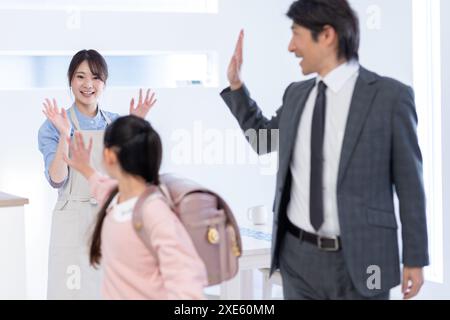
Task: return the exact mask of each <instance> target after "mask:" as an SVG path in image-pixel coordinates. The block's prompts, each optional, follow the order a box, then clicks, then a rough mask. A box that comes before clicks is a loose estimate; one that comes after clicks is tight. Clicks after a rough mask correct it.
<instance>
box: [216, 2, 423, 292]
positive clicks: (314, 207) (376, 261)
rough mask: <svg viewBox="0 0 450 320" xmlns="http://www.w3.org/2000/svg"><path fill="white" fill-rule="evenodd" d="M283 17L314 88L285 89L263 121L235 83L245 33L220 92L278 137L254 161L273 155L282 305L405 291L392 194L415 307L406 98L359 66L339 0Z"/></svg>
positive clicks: (412, 131) (418, 169)
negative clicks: (269, 116)
mask: <svg viewBox="0 0 450 320" xmlns="http://www.w3.org/2000/svg"><path fill="white" fill-rule="evenodd" d="M287 15H288V17H289V18H291V19H292V20H293V25H292V40H291V42H290V44H289V51H290V52H292V53H294V54H295V55H296V56H297V57H298V58H302V60H301V62H300V66H301V68H302V70H303V73H304V74H305V75H309V74H313V73H317V78H315V79H312V80H307V81H303V82H298V83H293V84H291V85H290V86H289V87H288V88H287V89H286V92H285V94H284V97H283V105H282V107H281V108H280V109H279V110H278V111H277V114H276V115H275V116H274V117H273V118H272V119H270V120H269V119H267V118H265V117H264V116H263V115H262V113H261V110H260V109H259V108H258V106H257V104H256V103H255V102H254V101H253V100H252V99H251V98H250V94H249V92H248V90H247V88H246V87H245V85H244V84H243V82H242V79H241V77H240V70H241V66H242V62H243V59H242V56H243V53H242V48H243V38H244V34H243V31H241V34H240V36H239V40H238V43H237V46H236V49H235V53H234V55H233V58H232V60H231V62H230V65H229V68H228V79H229V82H230V88H227V89H225V90H224V91H223V92H222V93H221V95H222V98H223V99H224V101H225V102H226V104H227V105H228V107H229V108H230V110H231V112H232V113H233V115H234V116H235V117H236V119H237V120H238V122H239V124H240V126H241V128H242V129H243V130H244V131H246V130H250V129H252V130H257V131H259V130H269V131H270V130H272V131H275V133H276V130H278V129H279V143H273V142H272V141H273V140H272V139H271V135H270V134H269V135H257V141H251V142H252V147H253V148H254V149H255V150H256V151H257V152H258V153H260V154H263V153H266V152H273V151H278V152H279V169H278V174H277V186H276V194H275V202H274V227H273V243H272V272H274V271H275V270H276V269H277V268H280V271H281V275H282V278H283V288H284V296H285V298H286V299H382V300H383V299H389V294H390V289H391V288H393V287H395V286H397V285H398V284H399V283H400V259H399V248H398V239H397V222H396V218H395V213H394V189H395V191H396V193H397V195H398V198H399V203H400V218H401V222H402V240H403V241H402V242H403V248H402V249H403V250H402V254H403V259H402V260H403V261H402V262H403V280H402V283H403V286H402V291H403V293H404V298H405V299H410V298H412V297H414V296H416V295H417V293H418V292H419V290H420V288H421V286H422V284H423V281H424V280H423V267H424V266H426V265H428V263H429V261H428V260H429V259H428V244H427V227H426V214H425V194H424V188H423V181H422V156H421V151H420V149H419V145H418V139H417V133H416V127H417V115H416V112H415V104H414V94H413V91H412V89H411V88H409V87H407V86H405V85H404V84H401V83H400V82H398V81H395V80H393V79H389V78H385V77H381V76H379V75H377V74H375V73H373V72H370V71H368V70H366V69H365V68H363V67H361V66H360V65H359V63H358V49H359V22H358V18H357V16H356V14H355V12H354V11H353V10H352V8H351V7H350V5H349V4H348V2H347V1H346V0H333V1H330V0H298V1H296V2H294V3H293V4H292V5H291V7H290V9H289V11H288V13H287ZM272 133H274V132H272ZM265 136H266V137H267V139H265V138H263V137H265ZM258 139H260V140H262V139H264V141H258ZM253 142H256V143H253Z"/></svg>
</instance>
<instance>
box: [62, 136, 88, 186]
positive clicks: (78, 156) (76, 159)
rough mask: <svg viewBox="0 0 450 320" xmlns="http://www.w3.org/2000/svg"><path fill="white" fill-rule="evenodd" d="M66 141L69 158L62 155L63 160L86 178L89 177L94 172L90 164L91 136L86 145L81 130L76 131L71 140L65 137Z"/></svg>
mask: <svg viewBox="0 0 450 320" xmlns="http://www.w3.org/2000/svg"><path fill="white" fill-rule="evenodd" d="M67 142H68V144H69V151H70V152H69V153H70V158H69V157H68V156H67V155H64V161H65V162H66V163H67V164H68V165H69V167H71V168H72V169H75V170H77V171H78V172H80V173H81V174H82V175H83V176H85V177H86V178H89V177H90V176H91V175H92V174H93V173H94V169H93V168H92V166H91V152H92V143H93V141H92V138H91V139H90V140H89V145H88V146H87V147H86V145H85V143H84V140H83V135H82V134H81V132H78V131H76V132H75V134H74V137H73V140H70V138H67Z"/></svg>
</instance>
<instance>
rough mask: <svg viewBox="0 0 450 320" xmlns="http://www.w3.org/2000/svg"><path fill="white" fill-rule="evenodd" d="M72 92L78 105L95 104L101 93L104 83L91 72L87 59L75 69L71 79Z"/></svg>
mask: <svg viewBox="0 0 450 320" xmlns="http://www.w3.org/2000/svg"><path fill="white" fill-rule="evenodd" d="M71 87H72V92H73V94H74V96H75V102H76V104H77V105H78V106H79V107H90V106H93V105H95V106H96V105H97V102H98V99H99V97H100V96H101V95H102V93H103V89H104V87H105V83H104V81H103V80H101V78H100V76H99V75H97V74H93V73H92V71H91V69H90V67H89V63H88V61H86V60H85V61H83V62H82V63H81V64H80V65H79V66H78V68H77V69H76V71H75V73H74V75H73V77H72V80H71Z"/></svg>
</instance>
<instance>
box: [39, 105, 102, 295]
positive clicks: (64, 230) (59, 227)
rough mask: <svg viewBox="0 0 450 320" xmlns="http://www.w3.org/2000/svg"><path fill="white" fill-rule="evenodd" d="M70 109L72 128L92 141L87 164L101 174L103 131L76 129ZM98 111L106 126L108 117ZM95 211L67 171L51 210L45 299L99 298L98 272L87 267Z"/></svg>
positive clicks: (85, 189)
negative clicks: (66, 176)
mask: <svg viewBox="0 0 450 320" xmlns="http://www.w3.org/2000/svg"><path fill="white" fill-rule="evenodd" d="M74 108H75V106H74V107H72V108H71V109H70V110H69V116H70V118H71V119H72V122H73V125H74V129H75V130H76V131H79V132H81V133H82V134H83V137H84V141H85V142H86V143H88V141H89V139H90V138H92V139H93V148H92V153H91V164H92V166H93V167H94V168H95V169H96V170H98V171H100V172H102V171H103V169H102V165H101V163H102V152H103V151H102V150H103V136H104V130H80V124H79V122H78V119H77V117H76V114H75V110H74ZM99 112H100V113H101V115H102V116H103V118H104V119H105V120H106V122H107V124H108V125H109V124H110V123H111V120H110V119H109V118H108V116H107V115H106V114H105V113H104V112H103V111H101V110H100V109H99ZM99 209H100V208H99V206H98V205H97V202H96V201H95V199H93V198H91V196H90V193H89V185H88V182H87V180H86V179H85V178H84V177H83V176H82V175H81V174H80V173H78V172H77V171H75V170H71V169H69V176H68V181H67V183H66V184H65V186H64V187H63V189H62V190H61V191H60V193H59V197H58V202H57V203H56V207H55V210H54V211H53V218H52V228H51V237H50V252H49V267H48V289H47V299H51V300H55V299H100V282H101V272H100V270H96V269H94V268H93V267H92V266H90V264H89V239H90V236H91V234H92V230H93V228H94V225H95V222H96V216H97V213H98V211H99Z"/></svg>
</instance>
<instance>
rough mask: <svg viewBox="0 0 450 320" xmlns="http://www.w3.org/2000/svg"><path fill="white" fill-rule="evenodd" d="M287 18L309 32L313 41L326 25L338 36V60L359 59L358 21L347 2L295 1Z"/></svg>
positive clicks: (344, 0) (341, 0) (331, 0)
mask: <svg viewBox="0 0 450 320" xmlns="http://www.w3.org/2000/svg"><path fill="white" fill-rule="evenodd" d="M287 16H288V17H289V18H291V19H292V20H293V21H294V22H295V23H296V24H298V25H300V26H302V27H304V28H306V29H309V30H311V33H312V36H313V39H314V41H317V40H318V38H319V34H320V33H321V32H322V31H323V29H324V27H325V26H326V25H329V26H331V27H333V29H334V30H335V31H336V33H337V34H338V38H339V46H338V58H339V59H340V58H346V59H347V61H349V60H352V59H357V60H358V59H359V55H358V50H359V20H358V16H357V15H356V13H355V11H354V10H353V9H352V8H351V7H350V4H349V3H348V1H347V0H297V1H295V2H294V3H293V4H292V5H291V7H290V8H289V11H288V13H287Z"/></svg>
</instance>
